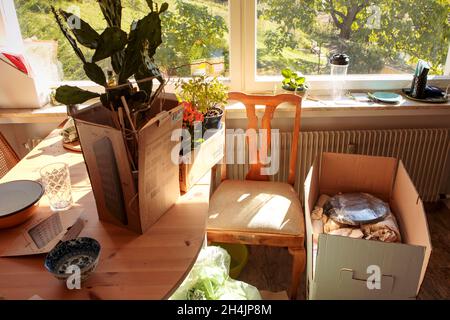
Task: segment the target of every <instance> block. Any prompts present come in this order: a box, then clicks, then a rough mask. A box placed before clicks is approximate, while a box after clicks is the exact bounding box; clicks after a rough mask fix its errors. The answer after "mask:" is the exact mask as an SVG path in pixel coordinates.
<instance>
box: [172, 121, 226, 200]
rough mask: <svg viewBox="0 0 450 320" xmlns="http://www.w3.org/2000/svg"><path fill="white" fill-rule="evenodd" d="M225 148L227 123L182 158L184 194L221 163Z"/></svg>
mask: <svg viewBox="0 0 450 320" xmlns="http://www.w3.org/2000/svg"><path fill="white" fill-rule="evenodd" d="M224 148H225V123H224V122H222V124H221V127H220V129H218V130H215V131H214V132H212V135H211V136H210V137H208V138H207V139H206V140H205V141H204V142H203V143H202V144H200V146H199V147H198V148H196V149H194V150H193V151H191V152H190V153H189V154H187V155H185V156H183V157H182V161H185V162H182V163H180V167H179V169H180V190H181V191H183V192H187V191H189V189H190V188H191V187H192V186H193V185H194V184H195V183H196V182H197V181H199V180H200V179H201V178H202V177H203V176H204V175H205V174H206V173H207V172H208V171H209V170H210V169H211V168H212V167H213V166H214V165H216V164H217V163H218V162H220V161H221V160H222V158H223V156H224Z"/></svg>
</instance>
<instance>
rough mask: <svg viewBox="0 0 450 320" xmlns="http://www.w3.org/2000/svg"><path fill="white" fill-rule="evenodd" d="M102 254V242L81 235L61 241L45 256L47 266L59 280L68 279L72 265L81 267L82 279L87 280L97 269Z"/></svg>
mask: <svg viewBox="0 0 450 320" xmlns="http://www.w3.org/2000/svg"><path fill="white" fill-rule="evenodd" d="M99 256H100V243H98V241H97V240H95V239H92V238H87V237H80V238H76V239H72V240H67V241H64V242H61V243H59V244H58V245H57V246H56V247H54V248H53V249H52V251H50V252H49V253H48V255H47V257H46V258H45V263H44V265H45V268H46V269H47V270H48V271H49V272H50V273H51V274H53V275H54V276H55V277H56V278H57V279H59V280H66V279H67V278H68V277H70V275H71V274H72V273H71V272H69V273H66V270H67V268H68V267H69V266H71V265H76V266H78V267H79V268H80V272H81V281H83V280H86V279H87V278H88V277H89V275H90V274H91V273H92V272H93V271H94V270H95V267H96V266H97V264H98V259H99Z"/></svg>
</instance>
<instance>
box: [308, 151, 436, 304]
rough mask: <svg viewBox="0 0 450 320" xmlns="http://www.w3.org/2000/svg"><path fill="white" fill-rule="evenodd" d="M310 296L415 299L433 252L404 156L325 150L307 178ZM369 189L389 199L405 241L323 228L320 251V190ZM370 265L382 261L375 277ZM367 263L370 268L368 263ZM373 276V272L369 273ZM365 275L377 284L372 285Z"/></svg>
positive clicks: (421, 207) (424, 218) (423, 213)
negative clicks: (316, 218)
mask: <svg viewBox="0 0 450 320" xmlns="http://www.w3.org/2000/svg"><path fill="white" fill-rule="evenodd" d="M304 190H305V227H306V235H307V237H306V241H307V266H306V268H307V297H309V299H414V298H415V297H416V296H417V294H418V292H419V289H420V285H421V284H422V281H423V278H424V275H425V272H426V269H427V265H428V260H429V258H430V254H431V241H430V235H429V232H428V226H427V220H426V215H425V211H424V209H423V205H422V201H421V199H420V198H419V195H418V193H417V191H416V189H415V187H414V185H413V183H412V181H411V179H410V177H409V176H408V173H407V171H406V169H405V167H404V165H403V163H402V162H401V161H398V160H396V159H394V158H385V157H372V156H363V155H350V154H334V153H324V154H323V155H322V159H321V161H319V160H318V159H317V160H316V161H315V163H314V164H313V166H312V167H311V169H310V171H309V174H308V176H307V178H306V181H305V189H304ZM338 192H343V193H345V192H367V193H370V194H373V195H374V196H376V197H378V198H380V199H382V200H384V201H386V202H388V203H389V205H390V207H391V211H392V212H393V214H394V215H395V216H396V218H397V222H398V224H399V228H400V232H401V236H402V243H384V242H379V241H373V240H364V239H353V238H348V237H341V236H333V235H328V234H319V235H318V237H317V252H314V251H315V250H314V248H315V245H314V237H315V235H314V234H313V229H312V224H311V218H310V214H311V210H312V209H313V208H314V205H315V203H316V201H317V199H318V197H319V196H320V195H321V194H327V195H330V196H332V195H335V194H337V193H338ZM370 266H378V267H379V270H380V273H381V274H380V275H379V277H373V275H374V274H373V270H370V268H373V267H370ZM368 268H369V269H368ZM371 276H372V277H371ZM367 279H369V280H376V284H380V287H379V289H376V288H375V289H369V288H368V285H367Z"/></svg>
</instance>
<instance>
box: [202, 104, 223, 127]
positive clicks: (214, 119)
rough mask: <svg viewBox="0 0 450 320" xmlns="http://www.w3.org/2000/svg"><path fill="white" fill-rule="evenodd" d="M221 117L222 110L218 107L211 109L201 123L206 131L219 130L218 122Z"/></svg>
mask: <svg viewBox="0 0 450 320" xmlns="http://www.w3.org/2000/svg"><path fill="white" fill-rule="evenodd" d="M211 113H215V114H214V115H209V114H211ZM222 116H223V110H222V109H220V108H218V107H213V108H211V109H209V110H208V113H207V114H206V116H205V119H204V121H203V124H204V127H205V129H206V130H208V129H220V121H221V119H222Z"/></svg>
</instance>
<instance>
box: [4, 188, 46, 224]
mask: <svg viewBox="0 0 450 320" xmlns="http://www.w3.org/2000/svg"><path fill="white" fill-rule="evenodd" d="M43 194H44V188H43V187H42V185H41V184H40V183H38V182H36V181H31V180H17V181H11V182H6V183H2V184H0V229H4V228H11V227H14V226H17V225H19V224H21V223H23V222H25V221H26V220H28V219H29V218H31V216H32V215H33V213H34V211H35V209H36V207H37V204H38V202H39V200H40V199H41V197H42V195H43Z"/></svg>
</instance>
